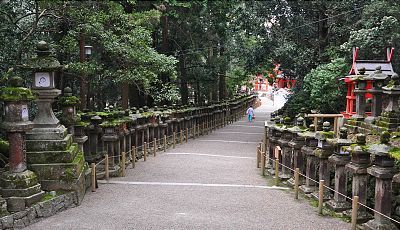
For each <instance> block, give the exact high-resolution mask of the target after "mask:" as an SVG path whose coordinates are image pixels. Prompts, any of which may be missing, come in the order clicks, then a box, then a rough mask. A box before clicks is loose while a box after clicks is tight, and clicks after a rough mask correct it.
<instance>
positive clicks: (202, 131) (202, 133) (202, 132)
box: [201, 122, 205, 136]
mask: <svg viewBox="0 0 400 230" xmlns="http://www.w3.org/2000/svg"><path fill="white" fill-rule="evenodd" d="M204 128H205V124H204V122H203V129H202V130H201V135H202V136H203V135H204Z"/></svg>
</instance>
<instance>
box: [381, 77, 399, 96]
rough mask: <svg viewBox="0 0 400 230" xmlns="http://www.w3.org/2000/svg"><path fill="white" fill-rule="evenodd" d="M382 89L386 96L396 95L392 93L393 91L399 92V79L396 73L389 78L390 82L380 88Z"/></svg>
mask: <svg viewBox="0 0 400 230" xmlns="http://www.w3.org/2000/svg"><path fill="white" fill-rule="evenodd" d="M382 89H383V90H384V91H385V93H388V94H398V92H397V93H394V92H393V91H400V78H399V75H398V74H397V73H394V74H393V75H392V77H391V78H390V82H389V83H388V84H387V85H386V86H384V87H382Z"/></svg>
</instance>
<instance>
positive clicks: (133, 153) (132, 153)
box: [131, 145, 136, 168]
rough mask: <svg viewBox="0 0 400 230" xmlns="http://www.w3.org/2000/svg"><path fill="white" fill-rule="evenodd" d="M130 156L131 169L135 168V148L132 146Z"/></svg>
mask: <svg viewBox="0 0 400 230" xmlns="http://www.w3.org/2000/svg"><path fill="white" fill-rule="evenodd" d="M131 156H132V168H135V166H136V148H135V146H134V145H133V146H132V151H131Z"/></svg>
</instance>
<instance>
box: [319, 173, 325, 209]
mask: <svg viewBox="0 0 400 230" xmlns="http://www.w3.org/2000/svg"><path fill="white" fill-rule="evenodd" d="M324 182H325V181H324V180H320V181H319V191H318V193H319V194H318V214H320V215H322V205H323V204H324Z"/></svg>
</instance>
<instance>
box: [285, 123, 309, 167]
mask: <svg viewBox="0 0 400 230" xmlns="http://www.w3.org/2000/svg"><path fill="white" fill-rule="evenodd" d="M303 125H304V118H303V117H298V118H297V120H296V126H294V127H293V128H289V129H288V130H289V132H291V133H292V140H291V141H290V142H289V143H288V144H289V146H290V147H291V148H292V152H293V168H294V169H295V168H299V169H300V172H301V173H304V172H305V167H304V158H305V157H304V155H303V154H302V152H301V147H303V146H304V144H305V141H304V138H303V137H302V136H300V135H299V134H300V133H302V132H304V131H306V128H305V127H304V126H303Z"/></svg>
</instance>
